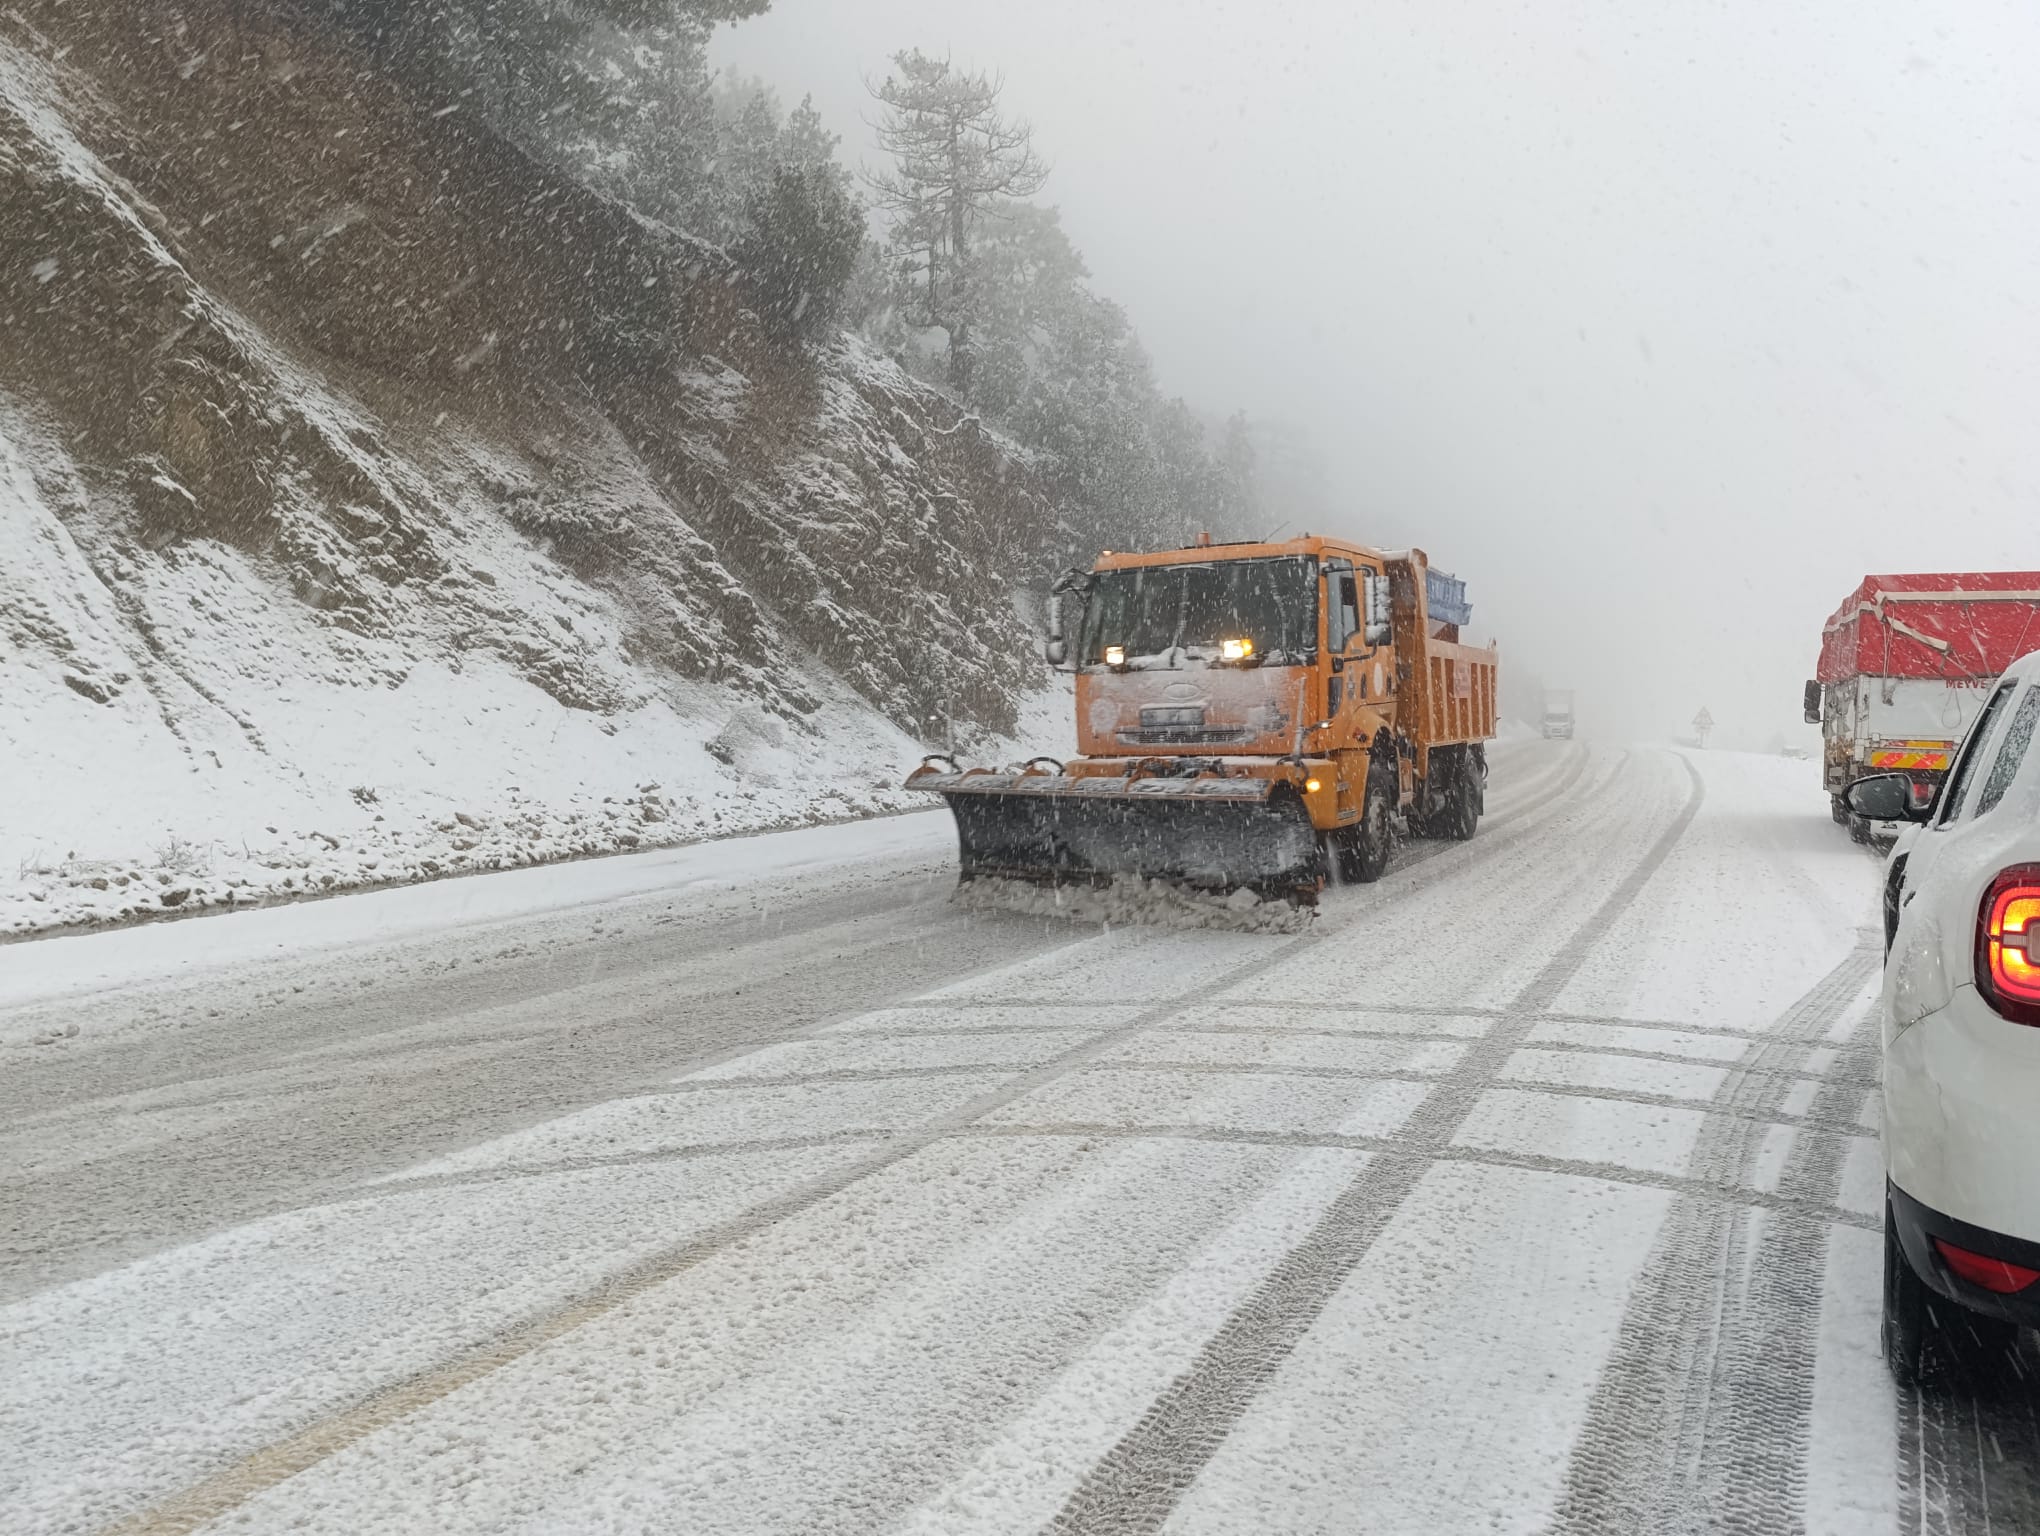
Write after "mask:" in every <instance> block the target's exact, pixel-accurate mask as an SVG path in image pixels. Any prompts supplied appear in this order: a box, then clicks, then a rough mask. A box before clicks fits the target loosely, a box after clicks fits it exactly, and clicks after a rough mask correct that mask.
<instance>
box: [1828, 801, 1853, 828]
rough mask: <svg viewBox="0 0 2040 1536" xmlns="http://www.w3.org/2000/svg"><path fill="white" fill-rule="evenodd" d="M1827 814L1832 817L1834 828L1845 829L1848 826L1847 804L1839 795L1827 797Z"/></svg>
mask: <svg viewBox="0 0 2040 1536" xmlns="http://www.w3.org/2000/svg"><path fill="white" fill-rule="evenodd" d="M1828 814H1829V815H1830V816H1832V817H1834V819H1835V825H1836V826H1838V827H1846V826H1847V825H1848V824H1849V802H1848V801H1846V800H1844V799H1843V798H1842V797H1841V796H1840V795H1829V796H1828Z"/></svg>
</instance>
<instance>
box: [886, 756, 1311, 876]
mask: <svg viewBox="0 0 2040 1536" xmlns="http://www.w3.org/2000/svg"><path fill="white" fill-rule="evenodd" d="M1060 766H1061V765H1060V764H1057V765H1056V767H1057V768H1060ZM907 788H909V789H920V790H927V791H929V792H931V793H934V794H939V795H941V796H942V797H943V799H944V800H946V801H947V802H948V803H949V809H950V811H951V813H952V814H953V815H954V816H955V818H956V834H957V844H958V851H959V853H960V855H961V862H962V878H963V881H964V882H965V883H968V882H970V881H972V880H976V879H981V878H986V877H992V878H1000V879H1009V880H1026V881H1032V882H1034V883H1036V884H1042V885H1085V884H1088V885H1105V884H1108V883H1110V882H1111V881H1112V880H1114V879H1116V878H1119V877H1122V876H1129V877H1130V876H1138V877H1140V878H1142V879H1148V880H1166V881H1169V882H1171V883H1174V884H1177V885H1182V886H1186V887H1189V888H1192V889H1196V890H1204V891H1214V892H1218V893H1222V894H1230V893H1231V892H1233V891H1237V890H1250V891H1252V892H1254V893H1255V894H1256V895H1258V896H1261V897H1263V898H1270V897H1281V898H1286V899H1287V900H1289V901H1291V902H1293V903H1295V904H1296V905H1298V906H1314V905H1316V903H1317V898H1318V892H1319V891H1320V890H1322V889H1323V887H1324V882H1325V870H1324V860H1323V856H1322V855H1321V853H1320V852H1319V845H1318V835H1317V831H1316V829H1315V828H1314V827H1312V825H1311V821H1310V815H1309V813H1308V812H1307V811H1306V810H1305V809H1304V806H1303V802H1302V801H1301V800H1300V799H1299V798H1298V797H1297V795H1296V793H1295V791H1294V789H1293V788H1292V787H1291V786H1290V785H1288V784H1287V783H1285V782H1283V781H1281V780H1279V779H1268V778H1260V777H1249V776H1245V775H1240V776H1220V775H1215V774H1213V775H1203V774H1181V773H1174V774H1171V773H1144V772H1142V771H1141V770H1140V769H1139V768H1138V767H1137V766H1136V767H1134V768H1133V769H1132V770H1131V771H1129V772H1128V773H1126V774H1124V775H1076V774H1067V773H1062V772H1047V771H1021V772H1017V773H1001V772H996V771H993V770H989V769H969V770H956V769H955V768H954V766H953V765H946V767H938V766H936V764H935V762H932V761H931V762H930V763H928V764H924V765H923V766H922V767H921V768H920V769H919V770H918V771H917V772H915V773H914V774H913V775H912V776H911V777H909V778H908V780H907Z"/></svg>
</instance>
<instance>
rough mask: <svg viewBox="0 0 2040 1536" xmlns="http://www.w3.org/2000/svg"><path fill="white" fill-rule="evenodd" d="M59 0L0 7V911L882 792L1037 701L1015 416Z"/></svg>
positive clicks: (300, 90)
mask: <svg viewBox="0 0 2040 1536" xmlns="http://www.w3.org/2000/svg"><path fill="white" fill-rule="evenodd" d="M79 9H80V8H66V7H60V6H31V7H28V8H27V13H28V14H30V15H32V16H34V17H35V26H31V25H30V24H29V23H28V22H26V21H23V20H22V19H21V15H22V13H20V12H12V13H9V15H8V16H6V17H0V187H4V188H5V195H6V196H7V198H8V199H9V201H10V204H11V206H12V207H14V208H18V209H22V210H25V216H16V215H15V214H13V213H10V215H9V217H8V218H7V219H6V220H5V221H0V311H4V313H5V314H6V317H7V321H6V323H7V329H8V332H9V339H8V344H7V346H6V347H4V348H0V698H4V701H5V703H4V708H0V776H4V779H5V795H4V807H5V812H4V815H0V934H4V933H23V932H29V931H36V930H41V929H47V928H50V927H54V926H60V925H65V924H70V923H75V922H79V921H86V920H93V919H99V918H107V917H119V916H133V915H138V914H152V913H156V912H161V911H166V910H179V909H181V910H187V911H188V910H192V909H195V908H197V907H201V906H206V905H214V904H222V903H246V902H253V901H258V900H262V899H264V898H267V897H270V896H274V895H278V894H283V895H290V894H297V893H301V892H304V891H306V890H308V889H309V890H312V891H315V892H316V891H319V890H326V889H339V888H344V887H347V886H350V885H359V884H363V883H379V882H383V881H388V880H401V879H410V878H417V877H420V876H432V875H438V874H444V873H450V872H455V871H459V870H463V869H474V868H495V867H504V866H507V865H511V864H517V863H525V862H530V861H533V860H537V859H544V858H552V857H559V856H563V855H568V854H574V853H586V852H597V851H604V850H611V849H619V848H632V847H638V846H643V845H650V844H657V843H668V842H675V841H682V840H686V839H691V838H695V837H700V836H703V835H713V834H717V833H726V832H735V831H742V830H750V829H756V828H761V827H769V826H779V825H786V824H791V823H796V822H801V821H808V820H816V819H829V818H835V817H842V816H847V815H855V814H862V813H868V812H871V811H876V810H887V809H895V808H900V807H902V806H904V805H906V804H908V803H909V797H907V796H906V795H905V794H904V793H903V792H901V791H900V790H899V789H898V788H897V785H898V782H899V779H900V777H901V775H902V774H903V772H904V771H905V770H906V769H907V768H909V767H910V766H911V765H912V763H913V762H914V761H915V760H916V759H917V757H918V755H919V754H920V753H921V752H922V751H923V750H925V746H924V743H925V742H934V741H938V740H942V739H944V738H946V736H947V734H948V733H949V732H950V731H952V730H953V731H954V732H955V733H956V734H957V736H958V737H959V738H960V739H964V740H972V741H982V742H983V743H984V747H983V750H985V751H987V752H994V751H998V750H1000V746H999V743H1000V741H1001V739H1002V738H1005V737H1007V736H1009V735H1011V734H1012V733H1014V732H1015V731H1016V728H1017V726H1018V715H1017V713H1016V711H1017V710H1018V709H1019V708H1020V707H1021V706H1022V705H1023V703H1024V702H1025V701H1026V700H1027V699H1028V698H1029V697H1030V696H1031V695H1032V694H1034V693H1036V692H1038V691H1039V690H1040V689H1042V688H1044V687H1045V686H1047V683H1048V677H1047V674H1046V673H1045V672H1044V671H1043V670H1042V669H1041V668H1040V667H1039V665H1038V663H1036V662H1035V661H1034V660H1033V657H1032V651H1031V648H1030V645H1029V642H1028V637H1027V635H1026V632H1025V630H1024V628H1023V627H1022V625H1021V624H1020V623H1019V622H1018V620H1017V618H1016V616H1015V609H1014V605H1013V602H1012V587H1013V583H1014V581H1015V579H1016V578H1017V577H1019V576H1021V575H1023V574H1024V572H1023V571H1022V570H1021V569H1020V565H1021V562H1020V561H1019V559H1018V554H1019V551H1020V550H1021V549H1022V548H1023V547H1024V541H1025V538H1026V537H1027V535H1028V534H1029V532H1030V530H1035V529H1038V528H1039V527H1040V526H1042V525H1043V523H1044V521H1045V519H1046V517H1047V513H1046V511H1045V502H1044V499H1043V498H1042V497H1041V496H1040V495H1039V494H1038V493H1037V492H1035V491H1034V490H1032V489H1030V487H1029V479H1028V474H1027V470H1026V468H1025V466H1024V464H1022V463H1021V462H1019V456H1018V455H1017V454H1016V453H1015V452H1014V451H1013V450H1011V449H1010V448H1009V447H1007V446H1006V445H1003V444H1002V443H1000V442H999V441H998V440H996V439H994V438H992V437H991V436H989V435H988V434H986V433H984V432H982V431H980V430H979V429H978V427H977V425H976V423H975V422H974V421H971V420H969V419H967V418H963V417H962V416H961V414H960V413H959V412H958V411H957V409H956V408H955V407H954V406H953V405H952V404H950V403H949V402H948V401H947V400H945V399H944V398H943V397H941V396H939V395H937V394H935V393H934V392H933V391H931V390H928V389H926V388H925V387H923V386H920V385H917V384H915V383H913V382H912V381H911V380H909V379H908V378H906V377H905V376H904V375H903V374H901V373H899V372H898V371H897V370H896V369H894V368H893V367H892V366H891V365H890V364H887V363H885V362H883V361H881V360H879V359H877V358H876V357H875V356H873V355H872V354H870V353H869V352H867V351H865V350H863V349H861V348H860V347H858V346H857V345H856V344H855V343H854V342H851V341H849V340H848V339H845V340H844V341H843V342H841V343H839V344H837V345H836V346H835V347H834V348H833V349H832V350H830V351H829V352H828V353H827V354H826V355H825V357H824V358H823V359H822V362H821V365H820V367H819V369H818V370H817V371H814V372H812V373H811V374H808V375H798V374H796V373H794V372H792V371H790V370H788V369H787V368H786V367H784V366H783V365H782V364H781V363H780V362H779V361H778V360H777V359H775V358H774V356H773V355H772V353H771V350H770V349H769V348H768V347H766V346H764V345H763V344H762V342H761V341H760V338H759V335H758V332H757V328H756V320H755V316H752V315H750V314H749V313H748V312H747V311H745V310H744V309H743V308H742V307H741V303H740V300H741V293H740V292H737V291H735V290H732V289H731V288H730V286H729V274H728V273H726V272H725V271H723V270H721V269H720V268H719V267H718V266H717V264H716V257H717V253H715V252H714V251H712V250H710V249H708V248H703V247H699V246H698V245H697V244H696V243H694V242H690V241H688V240H686V239H685V237H682V236H677V235H675V234H673V233H672V232H670V231H665V230H661V229H658V228H656V227H653V226H646V225H644V224H642V223H641V222H640V221H636V220H634V219H632V218H631V217H630V216H629V215H627V214H625V213H622V212H621V211H619V210H617V209H615V208H614V207H613V206H612V205H607V204H603V203H601V202H600V201H599V200H597V199H594V198H592V197H591V196H589V195H588V194H586V193H585V192H584V191H581V190H579V189H576V188H574V187H572V186H571V184H566V183H562V182H559V181H558V180H557V179H549V177H548V175H547V173H545V172H544V171H542V170H540V169H539V168H536V167H534V166H532V165H530V164H529V163H527V162H525V161H523V160H522V159H521V158H519V157H518V156H517V155H516V154H515V153H514V152H512V151H509V150H507V149H506V148H504V147H503V146H502V145H500V144H497V143H496V142H494V141H493V140H490V139H488V138H487V137H486V136H485V135H478V134H470V135H467V136H465V137H461V136H459V135H458V134H457V133H456V131H455V130H454V129H452V128H444V129H442V130H440V133H441V137H440V138H439V139H438V140H437V141H434V140H432V139H430V138H429V137H421V129H420V127H419V121H418V119H419V118H420V117H421V115H422V114H420V113H419V111H418V109H416V108H414V107H412V106H411V105H409V104H408V103H405V102H404V101H402V100H401V99H399V98H397V97H394V96H391V95H389V94H388V93H386V92H385V93H383V94H382V95H378V94H377V88H376V86H375V84H374V82H373V81H368V80H364V79H361V78H359V77H357V76H355V75H353V74H350V73H349V72H348V70H347V67H346V65H345V63H344V61H340V60H336V59H333V58H330V57H326V56H324V55H321V54H319V53H317V52H313V51H307V50H306V49H305V48H304V47H303V46H302V44H301V43H300V42H298V41H297V40H295V39H286V38H284V37H282V36H280V35H277V34H274V33H268V34H265V33H262V32H260V31H259V28H252V27H251V28H250V29H249V30H247V31H244V32H243V33H242V34H241V35H240V36H239V38H238V41H237V46H238V47H239V48H240V49H241V52H240V55H239V57H240V58H241V59H242V61H243V62H242V65H241V66H240V67H241V68H242V70H243V75H244V78H238V79H223V76H224V75H226V74H227V72H228V70H229V69H230V68H232V67H233V66H230V65H222V64H220V63H218V62H216V61H215V62H210V63H209V62H207V61H208V60H209V59H214V58H215V56H214V55H213V54H212V53H210V52H209V51H208V50H207V48H206V47H205V45H204V39H202V38H198V37H180V38H179V39H177V40H175V41H176V46H171V45H170V42H171V41H172V40H161V39H159V40H156V41H161V42H164V44H165V46H164V47H163V48H162V50H161V52H160V54H154V53H149V54H145V56H144V58H143V62H142V65H141V66H140V67H129V68H124V69H120V70H113V69H108V70H107V71H106V72H105V73H104V75H103V76H101V77H97V78H95V77H92V76H90V75H88V74H87V73H85V72H84V69H83V68H81V67H79V66H76V65H74V64H71V63H59V62H56V61H58V60H60V59H66V58H75V59H90V58H95V57H104V56H105V55H104V54H103V53H101V52H99V51H97V50H96V47H95V45H96V44H101V43H104V42H106V41H107V38H108V37H109V36H111V33H108V32H106V31H105V29H108V28H117V27H118V26H119V25H122V23H120V21H119V19H118V18H109V17H107V16H104V15H100V16H94V15H92V14H90V12H91V11H92V10H93V8H90V7H87V8H82V9H83V11H84V12H85V13H86V14H77V12H78V10H79ZM202 14H203V8H194V10H193V12H192V15H194V16H199V15H202ZM38 26H39V27H44V28H48V29H50V30H48V31H38V30H36V27H38ZM194 60H196V61H198V62H197V63H193V61H194ZM123 62H124V63H127V64H129V65H132V64H133V56H132V55H128V56H123ZM230 105H231V106H234V107H235V108H236V109H237V110H239V111H241V112H243V113H245V114H246V118H259V119H260V120H261V121H260V122H259V123H258V124H257V126H258V127H259V128H260V129H261V133H260V135H259V137H258V135H257V134H256V133H253V132H250V133H248V134H247V135H245V136H242V135H240V134H238V133H237V132H236V131H235V130H236V129H238V128H240V127H241V126H243V122H245V120H246V119H245V118H244V119H243V121H241V122H237V121H235V120H234V119H233V118H231V117H230V116H229V113H228V112H227V110H225V109H226V108H227V107H228V106H230ZM350 141H351V143H350ZM336 143H338V144H341V145H345V146H348V147H346V148H344V149H342V150H340V151H335V150H334V148H333V146H334V145H335V144H336ZM336 155H340V156H344V157H346V158H345V159H344V160H343V161H342V162H341V163H339V164H337V165H336V164H334V163H332V162H333V161H334V159H335V157H336ZM286 166H287V167H290V168H291V171H290V174H279V172H280V171H281V170H282V169H283V168H284V167H286ZM484 171H486V175H484V174H482V173H483V172H484ZM463 178H465V180H463ZM428 186H437V187H439V188H440V189H441V191H440V192H439V193H437V194H435V195H433V196H431V197H424V196H422V195H420V193H419V191H418V190H417V189H419V188H423V187H428ZM534 207H540V208H545V209H547V210H549V211H548V212H547V213H546V214H545V215H544V217H543V218H538V217H536V216H533V215H532V214H531V213H530V209H532V208H534ZM505 208H517V209H520V210H522V213H521V216H520V217H519V219H518V220H517V221H516V222H514V224H512V225H509V226H504V225H501V224H497V225H493V226H492V225H491V224H489V223H488V222H486V221H485V220H484V218H483V214H484V212H485V211H488V210H494V211H496V212H498V213H500V212H501V211H502V210H503V209H505ZM506 235H508V236H513V238H507V239H506V238H504V237H505V236H506ZM563 272H579V273H580V274H581V276H580V278H579V280H578V281H575V282H572V283H567V282H564V281H563V279H562V276H561V274H562V273H563ZM587 274H596V275H594V276H592V277H591V276H588V275H587ZM733 294H734V297H733V296H732V295H733ZM553 295H557V296H558V299H559V302H558V305H557V307H553V306H551V305H550V304H549V303H548V298H549V296H553ZM618 295H623V297H622V298H619V297H618ZM619 304H627V305H631V306H638V307H636V308H631V309H629V310H624V311H620V310H619V309H618V307H617V306H618V305H619ZM428 320H429V331H430V334H431V335H432V336H433V337H434V338H435V340H434V342H433V345H432V346H431V347H429V348H425V349H423V350H419V351H415V352H414V351H410V350H407V348H408V346H409V339H410V338H412V337H415V336H418V335H423V334H425V333H426V330H427V329H428ZM448 338H452V340H451V341H450V342H449V340H448ZM619 338H623V339H619ZM936 593H939V594H942V596H940V597H937V596H933V595H931V594H936ZM938 719H939V720H940V721H941V723H940V724H937V723H936V721H937V720H938ZM1029 744H1030V745H1032V744H1034V743H1032V742H1030V743H1029ZM1042 745H1046V746H1053V745H1054V743H1053V742H1052V741H1051V742H1047V743H1042Z"/></svg>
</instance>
